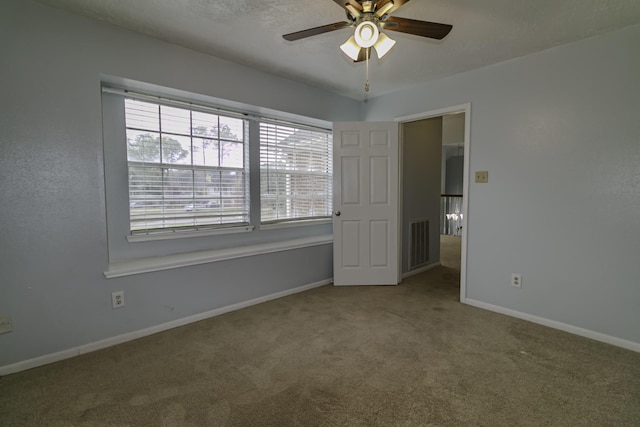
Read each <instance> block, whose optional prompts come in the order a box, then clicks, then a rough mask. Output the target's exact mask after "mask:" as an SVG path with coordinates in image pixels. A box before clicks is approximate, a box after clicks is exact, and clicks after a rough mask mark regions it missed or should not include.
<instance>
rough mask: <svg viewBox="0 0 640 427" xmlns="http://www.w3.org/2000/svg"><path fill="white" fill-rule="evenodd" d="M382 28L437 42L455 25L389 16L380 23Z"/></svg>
mask: <svg viewBox="0 0 640 427" xmlns="http://www.w3.org/2000/svg"><path fill="white" fill-rule="evenodd" d="M380 26H381V27H382V28H384V29H385V30H390V31H398V32H400V33H407V34H413V35H416V36H421V37H429V38H431V39H437V40H442V39H443V38H445V37H446V36H447V34H449V32H450V31H451V29H452V28H453V25H449V24H438V23H437V22H428V21H418V20H415V19H408V18H398V17H395V16H389V17H388V18H387V19H386V20H385V21H382V22H380Z"/></svg>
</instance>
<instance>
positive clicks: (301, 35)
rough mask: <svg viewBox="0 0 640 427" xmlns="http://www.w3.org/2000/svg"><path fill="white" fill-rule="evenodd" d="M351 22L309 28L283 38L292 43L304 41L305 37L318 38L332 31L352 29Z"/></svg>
mask: <svg viewBox="0 0 640 427" xmlns="http://www.w3.org/2000/svg"><path fill="white" fill-rule="evenodd" d="M351 26H352V24H351V23H350V22H335V23H333V24H328V25H322V26H320V27H315V28H309V29H307V30H302V31H296V32H295V33H289V34H285V35H284V36H282V38H283V39H285V40H289V41H290V42H292V41H296V40H300V39H303V38H305V37H311V36H316V35H318V34H324V33H328V32H331V31H335V30H339V29H341V28H347V27H351Z"/></svg>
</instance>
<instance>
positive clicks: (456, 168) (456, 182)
mask: <svg viewBox="0 0 640 427" xmlns="http://www.w3.org/2000/svg"><path fill="white" fill-rule="evenodd" d="M463 174H464V156H452V157H449V158H448V159H447V173H446V177H445V185H444V192H445V193H446V194H462V182H463Z"/></svg>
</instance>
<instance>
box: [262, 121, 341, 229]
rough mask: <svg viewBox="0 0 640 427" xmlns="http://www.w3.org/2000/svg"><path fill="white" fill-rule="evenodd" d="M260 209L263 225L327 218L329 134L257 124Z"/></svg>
mask: <svg viewBox="0 0 640 427" xmlns="http://www.w3.org/2000/svg"><path fill="white" fill-rule="evenodd" d="M260 205H261V218H262V222H263V223H265V222H266V223H269V222H280V221H291V220H301V219H315V218H327V217H330V216H331V209H332V135H331V132H330V131H327V130H321V129H311V128H303V127H300V126H297V125H283V124H277V123H269V122H264V121H263V122H261V123H260Z"/></svg>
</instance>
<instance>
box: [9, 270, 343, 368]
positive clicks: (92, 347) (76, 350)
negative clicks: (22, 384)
mask: <svg viewBox="0 0 640 427" xmlns="http://www.w3.org/2000/svg"><path fill="white" fill-rule="evenodd" d="M331 281H332V279H326V280H321V281H319V282H315V283H310V284H308V285H303V286H299V287H297V288H293V289H287V290H284V291H280V292H276V293H273V294H270V295H265V296H263V297H258V298H254V299H251V300H248V301H243V302H239V303H236V304H231V305H227V306H225V307H220V308H216V309H214V310H209V311H205V312H204V313H199V314H194V315H193V316H188V317H183V318H181V319H176V320H172V321H170V322H166V323H162V324H160V325H156V326H151V327H149V328H145V329H140V330H137V331H133V332H128V333H126V334H122V335H116V336H114V337H110V338H106V339H103V340H100V341H95V342H92V343H89V344H85V345H81V346H78V347H73V348H70V349H67V350H62V351H59V352H56V353H51V354H46V355H44V356H39V357H35V358H33V359H28V360H23V361H21V362H16V363H13V364H11V365H5V366H0V376H3V375H9V374H15V373H16V372H20V371H24V370H27V369H31V368H36V367H38V366H42V365H47V364H49V363H53V362H58V361H60V360H64V359H70V358H72V357H75V356H79V355H81V354H85V353H90V352H92V351H96V350H101V349H103V348H107V347H112V346H114V345H118V344H122V343H125V342H127V341H132V340H135V339H138V338H142V337H146V336H149V335H153V334H156V333H158V332H163V331H167V330H169V329H173V328H177V327H179V326H184V325H187V324H189V323H193V322H198V321H200V320H205V319H209V318H211V317H216V316H219V315H221V314H225V313H229V312H231V311H236V310H240V309H242V308H246V307H250V306H252V305H256V304H261V303H263V302H267V301H271V300H274V299H277V298H282V297H286V296H289V295H293V294H297V293H300V292H304V291H308V290H309V289H313V288H317V287H320V286H324V285H328V284H330V283H331Z"/></svg>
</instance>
